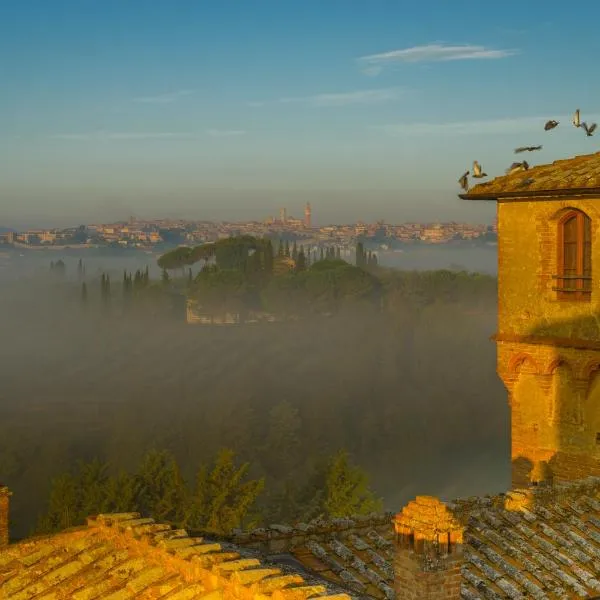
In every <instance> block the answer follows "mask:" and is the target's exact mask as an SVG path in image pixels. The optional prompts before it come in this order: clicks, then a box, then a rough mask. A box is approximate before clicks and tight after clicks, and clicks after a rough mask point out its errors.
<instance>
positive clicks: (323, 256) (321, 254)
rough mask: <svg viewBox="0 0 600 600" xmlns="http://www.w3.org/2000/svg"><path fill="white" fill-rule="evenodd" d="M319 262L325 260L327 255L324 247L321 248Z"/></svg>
mask: <svg viewBox="0 0 600 600" xmlns="http://www.w3.org/2000/svg"><path fill="white" fill-rule="evenodd" d="M319 260H325V253H324V252H323V246H321V247H320V248H319Z"/></svg>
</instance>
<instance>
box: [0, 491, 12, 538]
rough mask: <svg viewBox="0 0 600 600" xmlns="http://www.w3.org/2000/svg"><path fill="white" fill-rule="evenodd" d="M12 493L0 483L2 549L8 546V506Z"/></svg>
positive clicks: (0, 535) (0, 536)
mask: <svg viewBox="0 0 600 600" xmlns="http://www.w3.org/2000/svg"><path fill="white" fill-rule="evenodd" d="M11 494H12V492H10V491H9V490H8V488H7V487H6V486H5V485H2V484H1V483H0V549H2V548H4V546H8V504H9V497H10V496H11Z"/></svg>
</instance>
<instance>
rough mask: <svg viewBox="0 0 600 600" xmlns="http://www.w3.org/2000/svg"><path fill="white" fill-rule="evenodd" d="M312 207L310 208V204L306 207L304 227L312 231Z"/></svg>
mask: <svg viewBox="0 0 600 600" xmlns="http://www.w3.org/2000/svg"><path fill="white" fill-rule="evenodd" d="M311 220H312V217H311V207H310V202H307V203H306V206H305V207H304V226H305V227H306V228H307V229H310V227H311Z"/></svg>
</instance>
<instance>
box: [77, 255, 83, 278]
mask: <svg viewBox="0 0 600 600" xmlns="http://www.w3.org/2000/svg"><path fill="white" fill-rule="evenodd" d="M77 278H78V279H79V280H81V279H83V261H82V260H81V259H79V262H78V263H77Z"/></svg>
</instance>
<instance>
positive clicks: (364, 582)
mask: <svg viewBox="0 0 600 600" xmlns="http://www.w3.org/2000/svg"><path fill="white" fill-rule="evenodd" d="M392 517H393V514H392V513H385V514H373V515H368V516H364V515H361V516H353V517H351V518H340V519H331V520H329V521H327V520H322V519H315V520H313V521H311V522H309V523H298V524H296V525H294V526H287V525H271V526H270V527H268V528H264V529H256V530H254V531H249V532H239V533H237V534H236V535H234V536H233V537H232V538H231V541H232V543H233V544H235V545H236V546H238V547H240V546H242V547H245V548H254V549H256V550H258V551H260V552H261V553H262V555H263V556H267V557H268V556H273V555H278V556H285V555H287V556H289V557H293V559H295V560H296V561H298V562H299V563H300V564H301V565H302V566H303V567H305V568H306V569H309V570H310V571H312V572H313V573H315V574H317V575H318V576H319V577H320V578H323V579H325V580H327V581H330V582H332V583H334V584H337V585H339V586H342V587H344V588H346V589H347V590H349V591H350V592H351V593H354V594H358V595H359V596H361V597H368V598H378V599H381V600H385V599H391V598H394V597H395V595H394V592H393V586H394V570H393V567H392V562H391V561H392V559H393V552H394V545H393V541H392V540H393V537H394V531H393V528H392V526H391V522H392Z"/></svg>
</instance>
